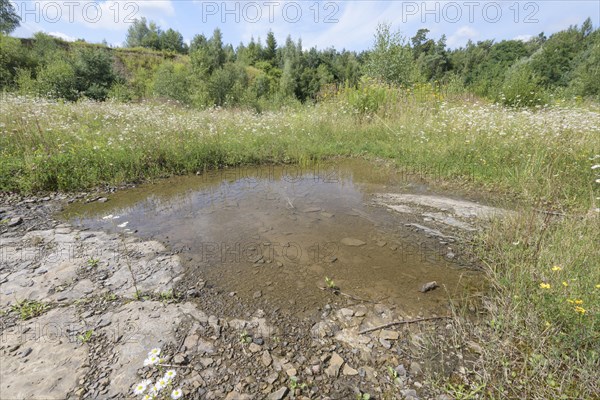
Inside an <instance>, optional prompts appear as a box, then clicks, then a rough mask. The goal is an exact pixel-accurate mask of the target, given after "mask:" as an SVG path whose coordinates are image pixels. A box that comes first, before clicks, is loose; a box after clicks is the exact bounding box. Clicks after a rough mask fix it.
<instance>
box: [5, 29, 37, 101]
mask: <svg viewBox="0 0 600 400" xmlns="http://www.w3.org/2000/svg"><path fill="white" fill-rule="evenodd" d="M33 65H34V63H33V60H32V59H31V57H29V53H28V52H26V51H25V49H24V48H23V46H22V45H21V41H20V40H19V39H15V38H12V37H9V36H5V35H2V34H0V90H5V89H9V88H12V87H14V86H15V84H16V79H17V71H18V69H20V68H32V67H33Z"/></svg>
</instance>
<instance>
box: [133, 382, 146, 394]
mask: <svg viewBox="0 0 600 400" xmlns="http://www.w3.org/2000/svg"><path fill="white" fill-rule="evenodd" d="M147 387H148V384H147V383H146V381H143V382H140V383H138V384H137V385H135V386H134V387H133V393H135V394H142V393H144V392H145V391H146V388H147Z"/></svg>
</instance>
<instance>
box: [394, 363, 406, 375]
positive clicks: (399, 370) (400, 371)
mask: <svg viewBox="0 0 600 400" xmlns="http://www.w3.org/2000/svg"><path fill="white" fill-rule="evenodd" d="M395 370H396V373H397V374H398V377H399V378H406V368H404V365H402V364H400V365H398V366H397V367H396V368H395Z"/></svg>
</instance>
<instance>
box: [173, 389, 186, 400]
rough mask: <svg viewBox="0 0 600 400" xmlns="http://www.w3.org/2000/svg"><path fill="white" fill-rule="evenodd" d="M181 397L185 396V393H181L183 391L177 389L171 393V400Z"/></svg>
mask: <svg viewBox="0 0 600 400" xmlns="http://www.w3.org/2000/svg"><path fill="white" fill-rule="evenodd" d="M181 396H183V392H182V391H181V389H175V390H173V391H172V392H171V398H172V399H173V400H177V399H179V398H181Z"/></svg>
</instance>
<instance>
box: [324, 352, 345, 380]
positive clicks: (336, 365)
mask: <svg viewBox="0 0 600 400" xmlns="http://www.w3.org/2000/svg"><path fill="white" fill-rule="evenodd" d="M343 363H344V359H343V358H342V357H340V355H339V354H338V353H335V352H334V353H333V354H332V355H331V359H330V360H329V366H328V367H327V368H326V369H325V373H326V374H327V376H330V377H332V378H337V376H338V374H339V373H340V368H341V367H342V364H343Z"/></svg>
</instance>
